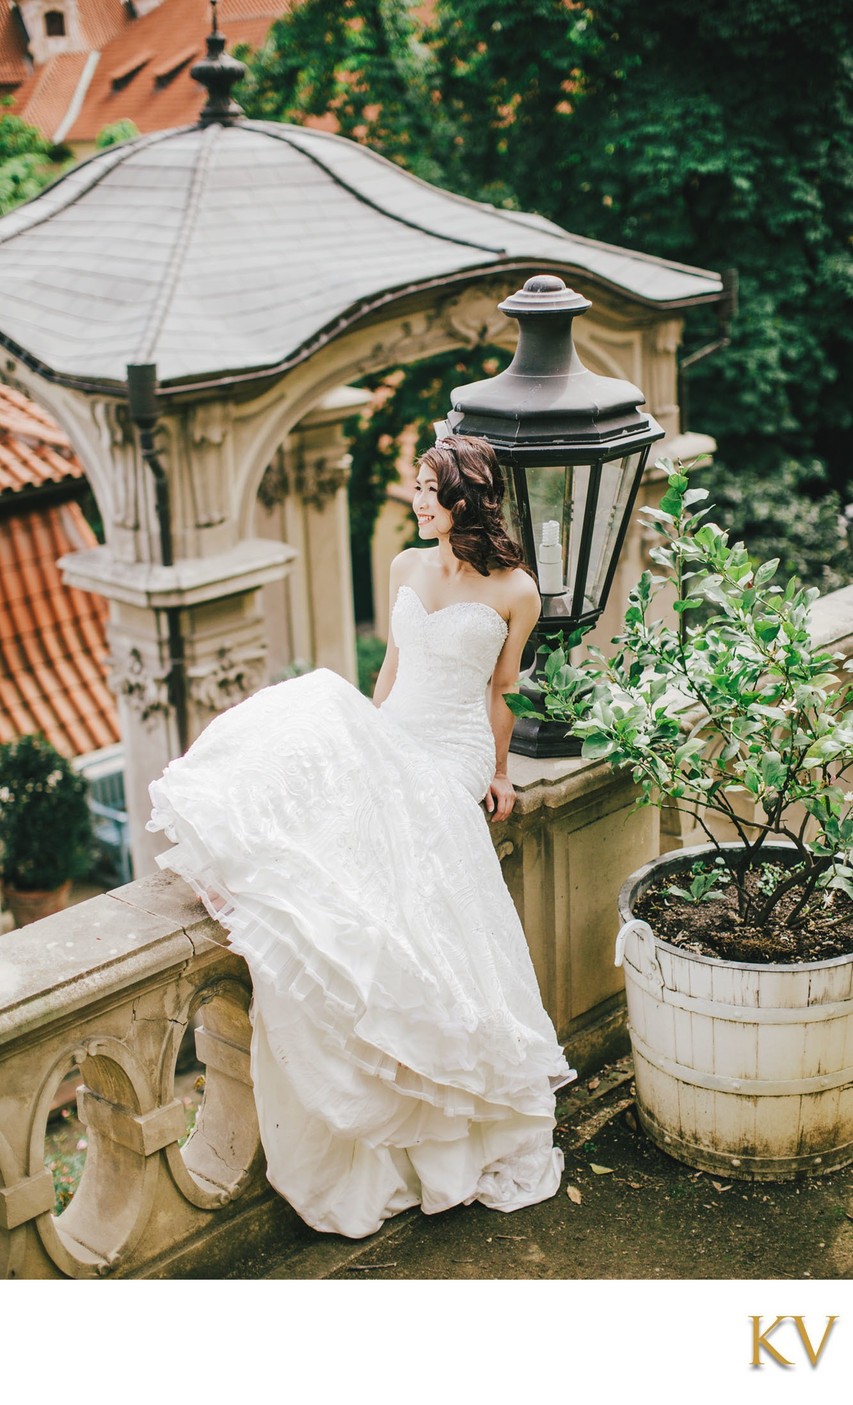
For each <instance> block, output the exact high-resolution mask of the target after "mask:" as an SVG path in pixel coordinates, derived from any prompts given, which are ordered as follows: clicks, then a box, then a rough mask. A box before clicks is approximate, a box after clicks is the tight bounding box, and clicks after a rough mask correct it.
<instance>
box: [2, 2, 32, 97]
mask: <svg viewBox="0 0 853 1405" xmlns="http://www.w3.org/2000/svg"><path fill="white" fill-rule="evenodd" d="M26 76H27V61H26V52H25V49H24V42H23V39H22V37H21V33H20V31H19V29H18V26H17V24H16V22H15V17H14V15H13V14H12V11H11V9H10V7H9V6H8V5H3V6H0V86H2V87H4V88H9V87H13V86H16V85H17V84H18V83H23V82H24V80H25V78H26Z"/></svg>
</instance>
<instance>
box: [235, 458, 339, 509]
mask: <svg viewBox="0 0 853 1405" xmlns="http://www.w3.org/2000/svg"><path fill="white" fill-rule="evenodd" d="M350 462H351V460H350V455H349V454H332V455H328V456H327V455H324V454H305V455H301V456H299V457H298V458H297V461H296V463H294V464H293V465H292V466H291V467H290V468H288V465H287V463H286V461H285V456H284V454H283V453H278V454H276V457H275V458H274V459H273V461H272V463H271V464H270V466H269V468H268V469H267V471H266V473H265V474H264V476H263V478H262V479H261V486H260V488H259V489H258V499H259V501H260V502H261V505H262V506H263V507H265V508H266V509H267V510H268V511H271V510H272V509H273V508H274V507H276V506H277V505H278V504H279V503H281V502H283V501H284V499H285V498H286V497H290V496H292V497H295V498H299V499H301V501H302V502H303V503H305V505H306V506H307V507H314V508H323V507H325V506H326V504H327V503H328V502H329V501H330V500H331V499H332V498H333V497H334V496H335V494H336V493H337V492H338V490H339V489H340V488H345V487H346V485H347V480H348V479H349V470H350Z"/></svg>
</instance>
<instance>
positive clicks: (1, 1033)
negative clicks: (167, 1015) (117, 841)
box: [0, 874, 225, 1047]
mask: <svg viewBox="0 0 853 1405" xmlns="http://www.w3.org/2000/svg"><path fill="white" fill-rule="evenodd" d="M211 937H212V938H213V941H212V940H211ZM224 939H225V938H224V933H223V931H222V929H221V928H220V927H219V926H218V924H217V923H215V922H214V921H213V919H212V918H210V917H209V916H208V915H207V913H206V912H205V911H204V908H203V907H202V905H201V903H200V902H198V900H197V899H196V898H195V897H194V895H193V894H192V892H191V891H190V889H189V888H188V887H187V885H186V884H185V883H184V882H183V881H182V880H181V879H179V878H176V877H173V876H166V875H164V874H156V875H153V876H151V877H149V878H143V879H140V880H138V881H137V882H135V883H129V884H126V885H125V887H123V888H116V889H115V890H114V891H113V892H111V893H103V894H100V895H99V896H98V897H95V898H89V899H88V900H87V901H85V902H82V903H77V904H75V905H74V906H73V907H69V908H66V909H65V911H64V912H60V913H56V914H55V915H54V916H52V917H46V918H44V919H42V921H40V922H32V923H30V924H29V925H28V926H26V927H20V928H18V929H16V930H15V931H12V932H10V933H8V935H6V936H5V937H4V938H3V943H2V947H0V1047H2V1046H3V1045H4V1044H5V1043H6V1042H8V1041H9V1040H20V1039H21V1038H23V1037H26V1036H27V1035H28V1034H31V1033H33V1032H34V1031H35V1030H37V1029H38V1028H39V1027H41V1026H42V1025H48V1024H49V1025H51V1026H55V1025H56V1024H57V1023H60V1022H61V1021H62V1020H63V1019H64V1018H66V1017H70V1016H72V1015H73V1014H74V1013H75V1012H77V1011H79V1010H82V1009H84V1008H85V1009H89V1008H91V1006H92V1005H93V1003H98V1002H100V1001H103V1000H104V999H110V998H111V997H113V996H115V995H116V994H117V993H118V992H120V991H121V992H127V991H128V990H130V989H132V988H133V987H134V986H135V985H137V984H138V985H143V984H145V983H146V982H149V981H150V980H151V979H152V978H155V977H156V976H157V974H158V972H162V971H165V970H174V968H175V966H176V965H181V964H183V963H186V962H188V961H190V960H192V959H193V958H194V957H195V956H198V955H201V954H202V953H203V951H204V950H205V948H209V947H210V946H212V945H213V942H214V941H215V942H218V943H219V944H220V945H221V944H222V943H223V941H224Z"/></svg>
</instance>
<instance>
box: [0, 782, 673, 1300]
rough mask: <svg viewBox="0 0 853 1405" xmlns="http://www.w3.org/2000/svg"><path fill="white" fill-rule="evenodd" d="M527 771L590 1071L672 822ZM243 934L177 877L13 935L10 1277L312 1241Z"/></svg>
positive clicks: (218, 1272) (1, 1039) (169, 1270)
mask: <svg viewBox="0 0 853 1405" xmlns="http://www.w3.org/2000/svg"><path fill="white" fill-rule="evenodd" d="M512 766H513V776H514V780H515V782H516V785H517V788H518V792H519V799H518V804H517V806H516V809H515V811H514V813H513V815H512V816H511V817H510V819H509V820H508V821H507V822H505V823H503V824H500V825H495V826H493V828H492V834H493V837H494V841H495V844H496V846H497V851H498V853H499V855H500V856H501V858H502V861H503V864H504V872H505V876H506V879H507V883H508V885H509V887H510V890H511V892H512V894H513V898H514V900H515V902H516V905H517V907H518V909H519V912H520V913H521V916H522V919H523V921H524V924H525V930H526V932H527V935H528V939H529V941H530V947H531V952H532V955H533V960H534V964H535V966H536V969H537V974H538V976H539V981H540V985H541V988H542V993H543V999H544V1001H545V1004H546V1006H547V1008H548V1010H549V1012H550V1014H551V1016H552V1018H553V1020H554V1023H555V1025H556V1028H557V1031H558V1034H559V1035H560V1037H561V1039H562V1040H563V1041H564V1042H565V1043H566V1044H567V1045H568V1048H569V1052H570V1054H571V1056H572V1059H573V1061H574V1063H575V1064H576V1066H578V1067H580V1068H581V1069H582V1070H583V1069H590V1070H591V1069H593V1068H596V1067H599V1066H600V1063H601V1061H602V1060H603V1059H604V1058H606V1057H609V1056H611V1055H614V1054H616V1053H622V1052H624V1051H625V1049H626V1047H627V1039H626V1034H625V1021H624V1009H623V1006H624V997H623V994H622V980H621V973H620V972H618V971H617V970H616V969H615V968H614V966H613V937H614V934H615V927H616V894H617V891H618V888H619V885H620V883H621V881H622V879H623V877H624V875H625V873H626V872H629V871H630V870H631V869H633V868H635V867H637V866H638V865H639V864H641V863H643V862H645V861H646V860H647V859H648V858H651V857H652V856H653V855H654V854H655V853H656V852H657V812H656V811H654V810H649V809H646V810H642V811H635V810H634V809H633V799H634V791H633V787H632V786H631V783H630V781H628V780H627V779H626V778H625V777H624V776H614V775H611V774H610V772H609V769H608V768H607V767H606V766H605V765H602V764H601V763H591V762H586V761H579V760H574V761H543V762H535V761H532V760H530V759H528V758H523V757H513V758H512ZM226 943H227V937H226V935H225V933H224V932H223V930H222V929H221V928H220V927H219V926H218V924H217V923H216V922H214V921H213V920H212V919H211V918H209V917H208V916H207V914H206V913H205V911H204V909H203V908H202V906H201V904H200V903H199V902H198V901H197V900H196V899H195V898H194V896H193V895H192V894H191V892H190V891H189V889H188V888H187V887H186V885H185V884H184V883H183V882H182V881H181V880H180V879H177V878H175V877H172V876H166V875H157V876H156V877H150V878H144V879H142V880H140V881H139V882H136V883H131V884H128V885H127V886H126V887H123V888H118V889H116V890H114V891H113V892H111V893H106V894H103V895H101V896H98V897H96V898H92V899H91V900H89V901H88V902H84V903H80V904H79V905H77V906H75V907H72V908H69V909H67V910H66V911H65V912H63V913H59V914H57V915H56V916H54V917H48V918H45V919H44V920H43V921H41V922H34V923H32V924H30V925H29V926H27V927H22V928H20V929H18V930H17V931H13V932H11V933H8V934H7V935H6V936H5V937H3V938H2V945H0V1277H2V1276H6V1277H19V1278H62V1277H67V1278H81V1277H84V1278H85V1277H95V1276H107V1275H113V1276H116V1277H182V1276H189V1277H219V1276H222V1274H223V1273H225V1272H227V1271H228V1269H229V1267H232V1266H233V1265H234V1263H235V1262H236V1261H238V1260H239V1259H240V1258H241V1257H243V1256H245V1255H246V1254H247V1253H250V1252H251V1251H252V1249H253V1248H254V1247H256V1246H259V1245H262V1244H263V1243H264V1242H266V1243H269V1242H271V1240H272V1242H275V1243H276V1244H278V1245H279V1246H280V1245H281V1244H282V1243H284V1242H286V1240H287V1237H288V1236H289V1237H291V1238H294V1237H296V1236H298V1235H299V1234H300V1233H302V1232H303V1229H302V1226H301V1224H300V1222H298V1221H297V1218H296V1216H295V1215H294V1214H293V1212H292V1211H290V1209H289V1207H288V1206H287V1205H286V1204H285V1203H284V1201H282V1200H281V1199H280V1198H279V1197H278V1196H277V1195H275V1194H274V1192H272V1190H271V1189H270V1188H269V1186H268V1184H267V1182H266V1179H265V1175H264V1169H265V1163H264V1158H263V1152H262V1150H261V1147H260V1144H259V1140H258V1127H257V1119H256V1116H255V1108H254V1102H253V1098H252V1085H251V1076H250V1071H249V1042H250V1023H249V1016H248V1010H249V1001H250V997H251V987H250V981H249V976H248V971H247V969H246V967H245V965H244V963H243V961H242V959H241V958H239V957H237V956H236V955H232V953H231V952H230V951H229V950H228V949H227V944H226ZM193 1029H194V1038H195V1047H196V1052H197V1057H198V1060H199V1062H200V1063H202V1064H204V1066H205V1088H204V1097H203V1101H202V1105H201V1108H200V1110H199V1113H198V1117H197V1119H196V1125H195V1128H194V1130H193V1131H192V1133H191V1135H190V1137H189V1139H188V1140H186V1141H184V1138H185V1134H186V1122H185V1110H184V1105H183V1101H182V1100H181V1099H180V1098H179V1097H177V1096H176V1092H175V1068H176V1062H177V1059H178V1052H179V1049H180V1048H181V1045H182V1041H183V1040H184V1038H185V1035H186V1034H187V1031H188V1030H193ZM77 1070H79V1087H78V1089H77V1105H78V1113H79V1117H80V1119H81V1121H82V1122H83V1123H84V1124H85V1127H86V1140H87V1142H88V1149H87V1152H86V1160H85V1166H84V1170H83V1175H82V1179H81V1181H80V1184H79V1187H78V1189H77V1191H76V1193H75V1194H74V1196H73V1198H72V1200H71V1202H70V1204H69V1205H68V1206H67V1207H66V1208H65V1209H64V1210H63V1211H62V1213H61V1214H58V1215H57V1214H55V1213H54V1188H53V1182H52V1177H51V1174H50V1172H49V1171H48V1170H47V1169H45V1137H46V1132H47V1121H48V1113H49V1110H50V1107H51V1103H52V1102H53V1100H54V1098H55V1094H56V1091H57V1088H58V1087H59V1085H60V1084H61V1083H62V1082H63V1080H65V1079H66V1078H67V1077H68V1076H69V1074H70V1073H72V1071H74V1072H75V1076H78V1075H76V1071H77ZM182 1142H183V1143H184V1144H183V1145H182Z"/></svg>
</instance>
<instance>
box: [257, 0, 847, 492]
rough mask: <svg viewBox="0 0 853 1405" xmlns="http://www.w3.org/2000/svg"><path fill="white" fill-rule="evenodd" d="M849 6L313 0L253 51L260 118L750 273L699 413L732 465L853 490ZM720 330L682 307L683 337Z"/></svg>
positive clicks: (842, 1)
mask: <svg viewBox="0 0 853 1405" xmlns="http://www.w3.org/2000/svg"><path fill="white" fill-rule="evenodd" d="M850 15H851V11H850V9H849V5H848V3H847V0H825V3H823V4H822V5H821V6H819V7H817V8H815V7H803V6H802V5H801V4H800V3H799V0H717V3H716V4H715V5H712V6H709V5H707V4H706V3H705V0H656V3H655V4H654V5H647V4H641V3H639V0H592V2H591V3H586V2H585V0H578V3H574V4H568V3H566V0H524V3H523V4H518V3H517V0H435V4H434V5H433V6H432V7H431V9H430V10H429V11H427V10H426V9H425V8H420V9H419V8H418V7H417V6H415V5H414V4H411V3H407V2H406V0H341V3H339V4H338V5H336V6H333V7H331V6H328V5H327V4H326V3H324V0H303V3H302V4H301V5H299V6H298V7H296V8H294V10H293V11H292V12H291V13H290V14H289V15H287V16H285V17H284V18H283V19H281V20H279V21H278V22H277V23H276V24H275V25H274V26H273V28H272V30H271V33H270V37H269V40H268V42H267V44H266V46H265V47H264V48H263V49H262V50H261V51H260V52H259V53H258V54H257V55H255V56H254V57H252V58H251V62H250V74H249V78H248V81H247V82H246V84H245V85H244V89H243V92H242V94H241V101H243V103H244V105H245V106H246V108H247V111H248V112H249V113H250V115H253V116H263V117H266V118H279V119H283V120H287V121H292V122H303V121H305V120H306V118H309V117H315V118H320V117H325V118H327V120H328V119H329V117H330V115H331V117H332V119H333V121H334V122H335V123H336V124H337V128H338V130H340V132H341V133H342V134H343V135H345V136H348V137H351V138H353V139H355V140H357V141H363V142H366V143H367V144H369V145H371V146H373V147H374V148H375V149H376V150H378V151H381V152H382V153H383V154H384V155H386V156H387V157H389V158H390V159H391V160H393V161H396V162H398V163H399V164H401V165H403V166H405V167H406V168H407V169H409V170H411V171H412V172H413V173H414V174H416V175H418V176H421V177H422V178H425V179H427V180H431V181H434V182H435V183H436V184H440V185H442V186H445V187H447V188H449V189H452V190H454V191H457V192H459V193H462V194H466V195H470V196H472V197H473V198H476V199H481V200H488V201H491V202H492V203H494V204H498V205H504V206H507V207H514V208H520V209H525V210H530V211H536V212H538V213H540V214H543V215H545V216H547V217H548V218H550V219H553V220H555V221H556V222H557V223H558V224H560V225H562V226H563V227H565V228H567V229H571V230H572V231H574V232H576V233H578V234H582V235H585V236H588V237H592V238H598V239H603V240H606V241H608V242H611V243H616V244H620V245H624V246H626V247H629V248H637V249H642V250H644V251H646V252H648V253H653V254H658V255H661V256H664V257H668V258H672V259H676V260H679V261H682V262H686V263H692V264H698V265H700V266H704V267H709V268H716V269H719V270H721V269H724V268H729V267H734V268H736V269H737V270H738V273H739V281H740V306H739V312H738V315H737V317H736V318H735V320H734V322H733V324H732V327H731V344H730V345H729V346H728V347H727V348H726V350H725V351H723V352H720V353H718V354H717V355H715V356H712V357H708V358H707V359H705V360H703V361H701V362H699V363H697V364H696V366H695V367H694V368H693V370H692V372H691V380H690V388H691V391H690V404H691V415H692V422H693V423H694V424H695V426H696V427H698V428H701V429H703V430H706V431H708V432H709V433H711V434H713V435H714V436H715V437H716V438H717V440H718V443H719V461H720V463H721V464H722V465H724V466H728V468H729V469H730V470H735V469H736V470H737V471H738V472H757V473H759V474H764V475H765V476H766V475H768V474H772V473H774V472H777V471H778V470H779V469H780V467H781V466H782V465H783V464H791V463H793V464H795V465H797V466H798V467H797V469H796V473H795V477H796V481H797V483H798V485H799V488H800V490H801V491H804V490H808V489H809V487H811V489H812V492H813V494H814V495H815V496H821V495H824V494H825V493H826V492H827V489H828V487H829V486H834V487H835V488H836V489H838V490H841V491H842V492H844V491H846V490H848V489H849V488H850V485H851V482H853V465H851V457H853V454H851V451H853V401H851V397H850V394H849V389H848V386H849V383H850V378H851V369H852V367H851V363H853V354H852V353H853V326H852V325H851V318H850V316H849V305H850V298H851V293H853V258H851V250H850V230H851V227H853V219H851V216H853V160H851V125H853V124H851V79H853V45H851V21H850ZM716 334H717V329H716V326H715V324H714V319H713V316H712V314H711V313H710V312H704V313H701V312H696V313H691V314H690V316H689V317H688V319H687V327H686V339H685V345H684V347H683V349H682V350H683V352H684V353H689V352H690V351H691V350H693V349H695V348H697V347H699V346H701V345H702V344H704V343H705V342H708V341H709V340H711V339H712V338H713V337H715V336H716Z"/></svg>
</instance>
